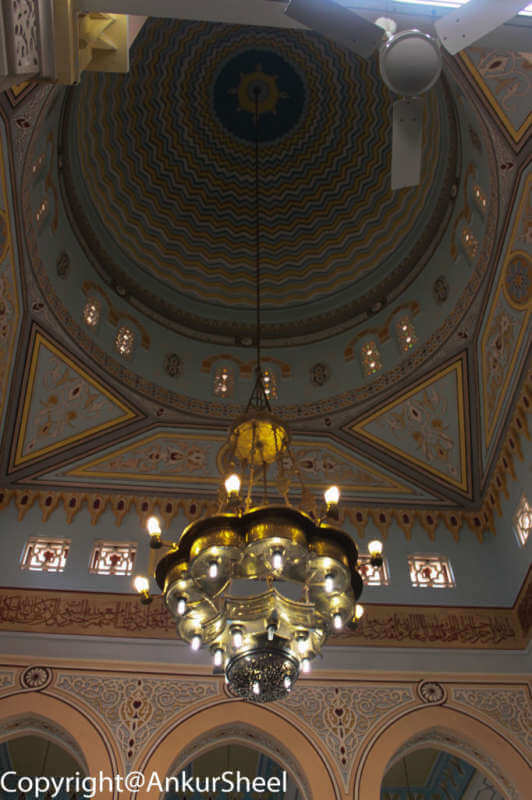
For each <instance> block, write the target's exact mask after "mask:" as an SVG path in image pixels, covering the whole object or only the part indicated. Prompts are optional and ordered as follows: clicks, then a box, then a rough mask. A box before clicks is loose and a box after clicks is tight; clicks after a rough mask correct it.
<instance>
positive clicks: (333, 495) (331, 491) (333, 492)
mask: <svg viewBox="0 0 532 800" xmlns="http://www.w3.org/2000/svg"><path fill="white" fill-rule="evenodd" d="M339 500H340V489H339V488H338V486H329V488H328V489H327V491H326V492H325V502H326V503H327V505H328V506H336V505H338V501H339Z"/></svg>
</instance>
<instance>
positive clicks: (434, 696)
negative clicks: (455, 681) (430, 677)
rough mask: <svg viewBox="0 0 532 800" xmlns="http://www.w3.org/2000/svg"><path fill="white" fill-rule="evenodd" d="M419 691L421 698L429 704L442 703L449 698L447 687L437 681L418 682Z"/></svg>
mask: <svg viewBox="0 0 532 800" xmlns="http://www.w3.org/2000/svg"><path fill="white" fill-rule="evenodd" d="M417 693H418V695H419V697H420V699H421V700H422V701H423V702H424V703H428V704H429V705H440V704H441V703H445V701H446V700H447V692H446V690H445V688H444V687H443V686H442V685H441V683H436V681H421V682H420V683H418V686H417Z"/></svg>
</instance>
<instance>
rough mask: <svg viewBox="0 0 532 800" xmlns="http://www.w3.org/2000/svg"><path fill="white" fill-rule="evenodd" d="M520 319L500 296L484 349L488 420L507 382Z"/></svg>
mask: <svg viewBox="0 0 532 800" xmlns="http://www.w3.org/2000/svg"><path fill="white" fill-rule="evenodd" d="M519 328H520V324H519V320H518V319H517V318H516V315H515V314H514V313H512V311H511V309H510V308H509V307H508V305H507V304H506V302H505V301H504V298H503V297H502V296H500V298H499V304H498V306H497V308H496V310H495V313H494V315H493V319H492V322H491V325H490V327H489V329H488V332H487V336H486V346H485V351H484V357H485V364H486V376H485V377H486V410H487V415H488V421H489V420H491V418H492V416H493V413H494V411H495V409H496V407H497V402H498V399H499V394H500V391H501V388H502V387H503V385H504V383H505V378H506V374H507V372H508V366H509V364H511V363H512V355H513V351H514V347H515V345H516V342H517V335H518V333H519Z"/></svg>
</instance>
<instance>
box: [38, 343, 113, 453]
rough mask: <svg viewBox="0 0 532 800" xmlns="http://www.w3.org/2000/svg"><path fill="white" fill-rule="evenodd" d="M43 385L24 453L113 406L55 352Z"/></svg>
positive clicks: (61, 436) (94, 417)
mask: <svg viewBox="0 0 532 800" xmlns="http://www.w3.org/2000/svg"><path fill="white" fill-rule="evenodd" d="M48 369H49V371H47V372H46V373H45V374H44V375H43V376H42V381H41V385H40V389H41V391H42V394H41V401H40V408H39V409H38V410H36V413H35V415H34V416H33V417H32V418H31V419H30V420H29V423H30V424H29V429H28V438H27V440H26V443H25V447H24V453H25V454H26V453H30V452H31V451H32V450H33V449H34V448H37V449H41V447H42V446H43V444H44V443H45V442H48V441H55V440H57V439H64V438H66V437H67V436H68V435H69V433H70V432H72V431H73V430H75V429H76V428H77V427H78V425H79V422H78V420H79V418H80V417H83V418H84V420H87V419H92V420H94V419H96V418H98V417H99V416H100V415H102V414H105V413H106V412H108V411H109V410H110V406H111V403H110V401H109V400H108V399H107V398H106V397H103V396H102V395H101V394H99V393H98V392H95V391H91V387H90V386H89V385H88V384H87V383H85V382H84V381H83V380H82V378H80V376H79V375H76V374H75V373H73V372H72V371H70V370H69V369H68V367H66V366H65V364H64V363H63V362H62V361H60V360H59V359H58V358H55V357H54V356H52V357H51V358H50V359H49V362H48Z"/></svg>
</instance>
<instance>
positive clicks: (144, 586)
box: [133, 575, 150, 594]
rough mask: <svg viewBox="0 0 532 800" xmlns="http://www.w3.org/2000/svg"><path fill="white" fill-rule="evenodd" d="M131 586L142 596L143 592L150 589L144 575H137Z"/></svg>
mask: <svg viewBox="0 0 532 800" xmlns="http://www.w3.org/2000/svg"><path fill="white" fill-rule="evenodd" d="M133 586H134V587H135V589H136V590H137V592H138V593H139V594H142V593H143V592H147V591H148V589H149V588H150V582H149V580H148V579H147V578H145V577H144V575H137V577H136V578H135V580H134V581H133Z"/></svg>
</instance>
